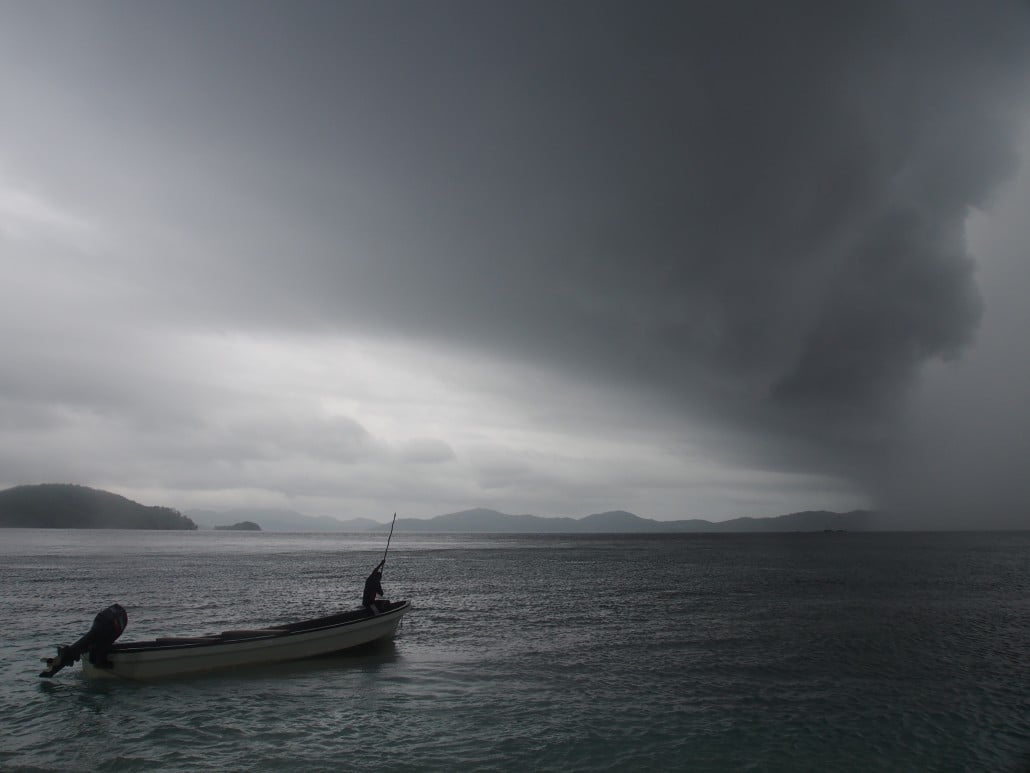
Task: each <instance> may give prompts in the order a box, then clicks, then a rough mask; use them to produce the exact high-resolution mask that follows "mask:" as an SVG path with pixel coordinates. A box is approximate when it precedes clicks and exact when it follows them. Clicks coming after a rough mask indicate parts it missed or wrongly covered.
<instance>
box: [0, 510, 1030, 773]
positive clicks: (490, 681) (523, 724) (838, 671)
mask: <svg viewBox="0 0 1030 773" xmlns="http://www.w3.org/2000/svg"><path fill="white" fill-rule="evenodd" d="M383 543H384V540H383V538H382V537H380V536H375V537H373V536H366V535H335V534H333V535H310V534H303V535H299V534H275V533H253V534H252V533H234V532H133V531H50V530H21V529H2V530H0V599H2V610H3V630H2V633H0V641H2V642H3V648H2V653H3V657H2V659H0V668H2V678H0V769H2V770H4V771H8V770H14V771H19V770H44V771H56V770H62V771H64V770H67V771H92V770H104V771H123V770H125V771H128V770H132V771H137V770H138V771H151V770H167V771H197V770H219V771H222V770H239V771H251V770H255V771H262V770H268V771H273V770H325V771H339V770H373V769H374V770H378V771H403V770H412V771H422V770H441V771H443V770H455V769H462V770H466V769H480V770H590V771H593V770H691V771H708V770H711V771H724V770H726V771H736V770H755V771H778V770H783V771H806V770H811V771H838V770H840V771H1025V770H1030V533H1018V534H1012V533H1009V534H998V533H994V534H944V533H942V534H858V533H847V534H844V533H819V534H779V535H772V534H769V535H681V536H666V537H654V536H646V537H635V536H634V537H624V536H619V537H612V536H568V537H565V536H552V535H548V536H412V535H408V534H396V535H394V539H393V543H392V545H391V548H390V561H389V563H388V565H387V568H386V574H385V577H384V583H383V584H384V587H385V588H386V591H387V594H388V596H389V597H391V598H395V599H400V598H408V599H411V601H412V602H413V609H412V610H411V612H410V613H409V614H408V616H407V618H406V619H405V621H404V623H403V624H402V626H401V629H400V630H399V632H398V635H397V638H396V640H395V642H394V643H393V644H391V645H388V646H383V647H380V648H378V649H377V650H375V651H372V652H366V653H362V654H360V655H351V656H347V655H342V656H334V657H330V658H324V659H319V660H314V661H305V662H301V663H294V664H285V665H279V666H275V667H271V668H264V669H251V670H241V671H237V672H234V673H228V674H221V675H210V676H203V677H194V678H190V679H181V680H174V681H167V682H163V683H151V684H133V683H121V682H115V683H108V682H99V683H95V682H90V681H87V680H84V679H83V678H82V676H81V671H80V667H79V666H76V667H74V669H68V670H65V671H63V672H62V673H60V674H59V675H58V676H57V677H56V678H55V679H53V680H50V681H47V680H43V679H39V678H38V677H37V673H38V672H39V669H40V668H41V664H40V663H39V658H40V657H42V656H45V655H50V654H52V649H53V645H54V644H56V643H70V642H71V641H73V640H74V639H76V638H78V637H79V636H80V635H81V634H83V633H85V632H86V630H87V629H88V628H89V626H90V624H91V622H92V620H93V617H94V615H95V614H96V613H97V612H98V611H100V610H101V609H102V608H104V607H106V606H107V605H109V604H111V603H114V602H119V603H121V604H122V605H123V606H124V607H125V608H126V609H127V610H128V613H129V627H128V629H127V630H126V632H125V634H123V638H124V639H138V638H149V637H153V636H156V635H168V634H183V635H185V634H199V633H204V632H205V631H207V630H224V629H227V628H232V627H252V626H255V625H260V624H270V623H276V622H285V621H288V620H291V619H298V618H302V617H310V616H316V615H321V614H324V613H328V612H330V611H335V610H338V609H341V608H349V607H354V606H357V604H358V601H359V599H360V592H361V586H362V582H363V580H364V577H365V575H367V574H368V572H369V571H370V570H371V568H372V566H374V564H375V563H376V562H377V561H378V560H379V558H381V557H382V550H383V547H384V544H383Z"/></svg>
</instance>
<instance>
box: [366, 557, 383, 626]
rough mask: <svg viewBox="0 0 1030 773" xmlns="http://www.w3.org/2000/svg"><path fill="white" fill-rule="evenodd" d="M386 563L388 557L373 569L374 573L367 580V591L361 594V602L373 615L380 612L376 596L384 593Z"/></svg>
mask: <svg viewBox="0 0 1030 773" xmlns="http://www.w3.org/2000/svg"><path fill="white" fill-rule="evenodd" d="M385 563H386V559H385V558H384V559H383V560H382V561H380V562H379V566H377V567H376V568H375V569H373V570H372V574H370V575H369V576H368V579H367V580H365V592H364V593H363V594H362V595H361V603H362V604H363V605H364V607H365V609H367V610H368V611H369V612H371V613H372V614H373V615H378V614H379V608H378V607H377V606H376V596H382V595H383V564H385Z"/></svg>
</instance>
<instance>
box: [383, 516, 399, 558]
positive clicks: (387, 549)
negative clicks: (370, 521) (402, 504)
mask: <svg viewBox="0 0 1030 773" xmlns="http://www.w3.org/2000/svg"><path fill="white" fill-rule="evenodd" d="M396 523H397V513H394V514H393V520H392V521H391V522H390V536H389V537H387V538H386V550H384V551H383V563H384V564H385V563H386V554H387V553H389V552H390V540H392V539H393V527H394V524H396Z"/></svg>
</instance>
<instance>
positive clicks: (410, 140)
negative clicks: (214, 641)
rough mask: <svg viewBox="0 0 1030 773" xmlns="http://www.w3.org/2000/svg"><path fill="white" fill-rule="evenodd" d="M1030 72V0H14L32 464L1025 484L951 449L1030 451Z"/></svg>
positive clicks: (409, 484)
mask: <svg viewBox="0 0 1030 773" xmlns="http://www.w3.org/2000/svg"><path fill="white" fill-rule="evenodd" d="M1028 74H1030V6H1028V5H1027V4H1026V3H1019V2H991V3H987V4H984V3H980V2H927V3H919V2H856V3H851V4H839V3H834V4H828V3H821V2H810V3H766V2H754V3H670V4H664V3H647V4H643V6H641V5H640V4H634V3H596V2H590V3H517V4H502V3H482V2H469V3H456V2H433V3H391V2H386V3H311V2H306V3H291V4H283V3H257V2H240V3H233V2H219V3H199V2H198V3H190V2H184V3H163V4H159V3H101V2H84V3H74V4H67V3H66V4H56V3H55V4H49V3H8V4H4V5H3V6H0V98H2V102H0V104H2V105H3V111H4V115H3V121H0V262H2V267H3V274H4V279H3V285H2V287H0V324H2V327H0V336H2V338H0V357H2V360H3V362H4V368H3V376H2V377H0V427H2V435H0V485H14V484H17V483H31V482H43V481H66V480H70V481H74V482H80V483H85V484H89V485H95V486H99V487H104V488H110V489H112V490H116V491H119V492H121V493H125V494H127V495H129V496H133V497H134V498H139V499H141V501H146V502H147V503H148V504H149V503H154V504H170V505H173V506H180V507H192V506H198V507H211V506H214V507H217V506H222V505H235V504H255V505H269V504H276V505H288V506H293V507H296V508H297V509H301V510H303V511H305V512H310V513H312V514H321V513H325V514H331V515H337V516H341V517H348V516H357V515H364V516H371V517H381V518H382V517H386V516H388V515H389V513H391V512H393V511H394V510H400V511H403V512H405V513H406V514H408V515H416V516H418V515H432V514H435V513H439V512H445V511H449V510H456V509H460V508H462V507H470V506H480V505H483V506H492V507H497V508H498V509H502V510H507V511H509V512H537V513H540V514H553V515H577V516H578V515H583V514H586V513H589V512H594V511H597V510H602V509H615V508H625V509H630V510H633V511H634V512H637V513H639V514H640V515H644V516H649V517H658V518H674V517H708V518H716V519H718V518H725V517H732V516H736V515H767V514H775V513H779V512H786V511H788V510H796V509H808V508H813V509H814V508H824V507H825V508H834V509H844V508H847V507H852V506H863V505H875V506H882V507H888V508H891V507H892V508H894V509H896V510H898V511H899V512H900V511H901V510H902V509H904V510H905V511H906V512H909V513H916V512H918V513H921V514H922V516H925V517H927V518H929V519H930V520H927V521H921V523H922V522H926V523H933V521H932V518H933V517H934V513H936V512H937V511H938V510H940V508H941V502H942V501H948V502H952V503H954V502H955V501H956V497H955V491H961V492H962V494H963V496H962V501H963V504H962V508H963V509H962V512H961V513H959V514H958V515H954V514H953V515H951V516H948V523H960V522H964V521H963V519H968V520H966V521H965V522H967V523H969V524H971V525H972V524H1009V525H1012V524H1019V523H1026V522H1030V518H1028V510H1027V504H1026V502H1027V498H1026V494H1027V492H1026V490H1025V488H1023V484H1022V483H1021V482H1020V481H1021V480H1022V477H1023V476H1022V474H1021V473H1020V472H1019V471H1018V467H1019V465H1012V470H1011V472H1010V471H1008V466H1006V469H1005V470H1002V469H999V467H998V466H996V465H982V466H976V467H975V468H974V467H973V466H971V465H970V464H968V463H967V462H965V461H963V459H966V456H965V453H964V452H962V451H955V452H954V453H952V454H951V455H950V457H949V460H948V461H947V464H946V467H947V469H948V470H950V472H949V473H948V475H947V477H948V481H949V483H948V485H947V486H937V485H935V483H934V480H940V477H939V476H938V475H937V474H936V472H935V471H937V470H941V471H943V470H944V469H945V468H944V467H942V466H940V465H944V464H945V462H944V461H943V460H942V457H941V455H939V454H937V453H932V454H931V453H930V452H931V451H934V452H936V451H939V450H940V448H941V447H942V443H943V444H944V445H945V446H949V447H950V445H951V444H949V443H947V442H945V440H944V438H948V437H953V435H951V434H950V433H952V432H954V431H957V430H958V428H959V427H961V428H962V430H961V431H962V432H963V434H965V435H967V436H969V437H973V436H976V437H978V440H977V441H976V442H977V443H980V444H982V447H984V448H989V447H994V443H993V440H994V439H995V436H996V434H997V433H999V432H1000V434H1001V435H1004V437H1005V438H1007V439H1008V440H1007V441H1006V442H1007V443H1008V445H1009V447H1010V448H1011V450H1012V453H1013V454H1015V455H1016V458H1017V459H1018V458H1020V456H1019V455H1020V454H1024V456H1023V457H1022V458H1024V459H1026V456H1025V454H1026V446H1025V444H1024V445H1022V446H1020V445H1019V441H1018V439H1017V438H1019V437H1023V436H1025V435H1023V434H1019V433H1015V432H1012V431H1011V429H1007V430H1004V431H1002V430H1001V427H1002V426H1004V427H1009V428H1011V427H1013V426H1018V427H1023V426H1025V425H1026V424H1027V423H1028V422H1027V411H1026V410H1025V408H1023V407H1022V405H1021V404H1017V405H1014V406H1013V412H1009V413H1008V414H1006V416H1007V420H1006V421H1001V420H995V421H993V422H991V421H980V420H977V419H975V418H973V417H976V416H979V415H980V414H979V413H978V412H977V411H978V410H979V409H980V408H981V407H982V406H983V405H985V404H987V403H989V402H990V401H991V400H992V399H993V398H992V396H991V395H992V394H996V392H994V393H992V392H991V391H990V390H991V389H992V385H995V387H996V386H997V385H998V383H999V381H1000V378H1001V377H1000V374H1001V373H1002V372H1005V373H1007V374H1008V375H1007V377H1006V380H1007V381H1008V382H1010V383H1011V380H1012V379H1015V380H1016V383H1019V384H1027V382H1028V381H1030V379H1028V378H1027V374H1026V373H1025V367H1024V366H1019V367H1016V368H1014V369H1013V370H1011V371H1010V370H1009V368H1011V367H1012V365H1011V363H1013V362H1024V363H1025V362H1026V361H1027V359H1028V358H1027V357H1026V355H1027V345H1026V343H1025V333H1024V332H1023V330H1025V324H1024V323H1025V321H1026V320H1025V318H1023V319H1018V318H1017V316H1018V315H1017V316H1008V317H1007V316H1006V311H1005V310H1006V309H1014V308H1018V307H1019V305H1020V304H1022V303H1023V301H1022V300H1021V298H1016V297H1013V296H1012V295H1011V294H1010V295H1008V296H1006V294H1005V292H1004V287H1011V286H1012V283H1016V284H1020V283H1022V284H1021V286H1022V287H1024V288H1025V287H1026V286H1027V285H1026V283H1027V272H1026V270H1025V268H1024V267H1023V266H1024V263H1025V260H1024V258H1023V256H1024V255H1025V247H1026V241H1025V240H1024V237H1026V236H1027V233H1026V229H1025V227H1024V226H1023V224H1022V218H1021V217H1020V216H1019V215H1018V214H1016V215H1013V214H1011V211H1010V210H1006V209H1005V207H1003V206H1002V207H1000V210H1001V211H1000V212H998V213H996V214H994V215H991V214H990V209H989V206H990V205H992V204H996V203H997V202H998V201H999V197H1004V196H1013V197H1018V196H1021V195H1023V193H1022V191H1023V190H1024V188H1023V183H1022V178H1021V177H1019V176H1018V175H1019V174H1020V172H1019V169H1020V153H1019V149H1020V146H1021V143H1022V137H1023V136H1024V131H1025V122H1024V119H1025V117H1026V115H1025V113H1026V109H1025V107H1024V106H1025V105H1026V104H1027V98H1028V96H1030V88H1028V87H1030V78H1028ZM985 209H986V210H988V213H987V214H983V213H980V214H978V212H980V210H985ZM1005 212H1009V214H1008V215H1005ZM974 215H975V217H976V218H979V219H978V220H976V219H975V220H970V218H971V216H974ZM992 218H993V219H992ZM970 223H977V224H978V226H977V227H978V228H979V231H977V232H976V233H978V234H979V236H975V235H974V234H973V231H974V229H973V228H972V226H971V225H970ZM1003 227H1004V228H1006V229H1008V231H1007V232H1006V234H1007V235H1006V236H1004V237H1003V236H1001V235H999V233H998V229H1000V228H1003ZM977 248H982V254H977V253H976V252H975V250H976V249H977ZM988 254H995V255H1001V257H999V258H998V259H997V265H994V266H991V265H989V264H990V259H989V255H988ZM990 271H994V272H996V273H995V274H993V276H994V277H996V280H995V281H996V283H997V286H995V285H991V286H990V287H989V286H988V284H989V283H985V282H980V283H979V284H978V276H981V277H985V276H991V274H990V273H989V272H990ZM978 272H979V273H978ZM998 277H1005V280H1004V281H999V280H997V278H998ZM995 290H997V292H996V293H995V295H993V296H992V295H991V293H992V292H995ZM992 298H997V299H998V303H999V306H998V307H997V308H994V307H992V306H991V300H992ZM992 314H995V316H994V317H993V318H992ZM992 319H993V320H996V322H994V323H993V324H995V325H996V327H988V324H989V323H990V321H991V320H992ZM985 320H986V321H985ZM981 323H983V325H984V328H983V330H989V331H990V337H989V338H988V339H986V340H988V341H991V342H994V343H993V344H992V345H993V346H995V347H998V348H1004V347H1005V346H1009V347H1014V348H1015V349H1016V350H1018V351H1012V350H1010V351H1008V352H1006V355H1005V356H998V354H997V351H995V352H994V354H992V353H991V352H987V351H985V352H984V353H983V354H982V355H980V354H979V353H978V349H977V346H978V345H979V344H977V342H978V341H983V340H985V339H978V338H977V331H978V329H979V328H980V325H981ZM1009 324H1011V325H1012V327H1008V326H1007V325H1009ZM971 353H976V354H971ZM977 357H979V359H977ZM971 358H972V359H971ZM942 360H944V361H948V362H951V363H952V364H951V365H949V366H945V367H938V365H937V363H939V362H941V361H942ZM969 362H973V363H976V364H977V367H976V369H975V371H972V372H971V371H970V370H968V368H967V369H966V370H964V371H962V370H958V369H959V368H961V366H960V365H956V364H955V363H969ZM959 382H961V383H964V384H965V385H966V386H965V388H963V389H962V390H961V392H959V391H957V390H956V388H955V387H954V384H956V383H959ZM949 384H950V385H952V386H950V387H949V386H948V385H949ZM978 390H985V391H978ZM956 417H958V419H957V420H956ZM963 417H965V418H964V419H963ZM998 439H999V440H1001V437H1000V436H999V438H998ZM954 445H958V444H954ZM979 458H981V459H982V454H981V455H980V456H979ZM1006 458H1007V459H1010V458H1011V454H1010V455H1009V456H1007V457H1006ZM985 467H986V468H985ZM917 470H922V473H918V474H917V473H916V472H914V471H917ZM988 480H989V481H990V485H989V486H983V485H979V484H981V483H984V482H986V481H988ZM988 493H990V495H991V498H993V500H994V501H992V502H991V503H989V504H988V503H986V499H985V497H987V496H988ZM974 509H975V510H978V512H977V513H969V512H967V511H968V510H974ZM988 513H989V515H988ZM900 517H901V516H899V518H900ZM909 517H911V516H909ZM942 518H943V516H942ZM941 522H942V523H943V522H944V521H943V520H942V521H941Z"/></svg>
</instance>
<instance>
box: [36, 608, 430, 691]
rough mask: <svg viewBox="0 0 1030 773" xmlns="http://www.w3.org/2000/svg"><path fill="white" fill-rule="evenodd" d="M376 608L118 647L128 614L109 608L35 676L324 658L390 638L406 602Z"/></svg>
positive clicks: (134, 674) (170, 671)
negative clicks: (76, 667)
mask: <svg viewBox="0 0 1030 773" xmlns="http://www.w3.org/2000/svg"><path fill="white" fill-rule="evenodd" d="M376 607H377V608H378V610H379V614H372V612H370V611H369V610H367V609H357V610H352V611H348V612H341V613H339V614H335V615H329V616H327V617H318V618H314V619H311V620H302V621H300V622H296V623H288V624H286V625H276V626H269V627H265V628H256V629H244V630H235V631H223V632H222V633H218V634H205V635H203V636H172V637H161V638H157V639H154V640H152V641H137V642H120V643H117V644H116V643H115V639H117V638H118V637H119V636H120V635H121V633H122V631H123V630H124V629H125V626H126V624H127V622H128V615H127V614H126V612H125V610H124V609H123V608H122V607H121V606H120V605H118V604H113V605H112V606H110V607H108V608H107V609H105V610H103V611H102V612H100V614H98V615H97V616H96V619H95V620H94V621H93V626H92V627H91V628H90V630H89V632H88V633H87V634H86V635H85V636H83V637H82V638H81V639H79V640H78V641H77V642H76V643H75V644H73V645H71V646H59V647H58V648H57V656H56V657H53V658H44V662H45V663H46V668H45V669H44V670H43V671H42V672H41V673H40V676H41V677H52V676H54V675H55V674H56V673H57V672H58V671H60V670H61V669H62V668H65V667H66V666H70V665H73V664H74V663H75V662H76V661H78V660H79V659H80V658H82V669H83V673H84V674H85V675H86V676H88V677H101V678H103V677H114V678H122V679H133V680H148V679H160V678H163V677H169V676H182V675H186V674H196V673H202V672H207V671H218V670H223V669H231V668H238V667H241V666H256V665H261V664H265V663H281V662H283V661H289V660H300V659H302V658H311V657H317V656H319V655H329V654H331V653H335V652H341V651H344V650H348V649H351V648H353V647H358V646H361V645H363V644H368V643H370V642H374V641H378V640H381V639H390V638H392V637H393V635H394V633H395V632H396V630H397V626H398V624H399V623H400V621H401V618H402V617H403V616H404V614H405V613H406V612H407V611H408V609H409V608H410V607H411V602H409V601H387V600H385V599H380V600H378V601H377V602H376Z"/></svg>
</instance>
